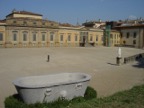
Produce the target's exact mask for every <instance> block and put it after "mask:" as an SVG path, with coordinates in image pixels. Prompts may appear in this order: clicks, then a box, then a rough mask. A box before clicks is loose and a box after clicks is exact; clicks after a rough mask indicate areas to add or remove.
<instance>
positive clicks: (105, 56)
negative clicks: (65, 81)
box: [0, 47, 144, 108]
mask: <svg viewBox="0 0 144 108" xmlns="http://www.w3.org/2000/svg"><path fill="white" fill-rule="evenodd" d="M117 50H118V48H116V47H111V48H108V47H96V48H12V49H0V108H2V107H4V103H3V102H4V100H5V98H6V97H8V96H10V95H13V94H15V93H17V92H16V89H15V87H14V85H13V84H12V81H13V80H15V79H16V78H18V77H24V76H33V75H45V74H52V73H62V72H84V73H87V74H90V75H91V76H92V79H91V81H90V86H92V87H94V88H95V89H96V90H97V92H98V96H108V95H111V94H113V93H115V92H117V91H121V90H126V89H129V88H131V87H133V86H135V85H139V84H144V65H143V66H142V65H141V66H140V67H139V65H138V62H133V63H130V64H126V65H121V66H117V65H116V56H117ZM137 53H144V50H140V49H133V48H122V56H123V57H126V56H130V55H134V54H137ZM47 55H50V62H47Z"/></svg>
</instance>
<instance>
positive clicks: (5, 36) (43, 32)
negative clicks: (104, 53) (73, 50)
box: [0, 11, 120, 48]
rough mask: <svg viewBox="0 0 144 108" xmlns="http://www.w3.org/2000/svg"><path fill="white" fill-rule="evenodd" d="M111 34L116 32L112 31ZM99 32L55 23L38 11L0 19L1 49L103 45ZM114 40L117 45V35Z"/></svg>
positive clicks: (96, 29)
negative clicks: (37, 12)
mask: <svg viewBox="0 0 144 108" xmlns="http://www.w3.org/2000/svg"><path fill="white" fill-rule="evenodd" d="M114 33H117V34H120V33H119V32H116V31H114ZM103 35H104V30H103V29H98V28H92V27H85V26H72V25H69V24H59V23H57V22H55V21H49V20H47V19H43V18H42V15H41V14H36V13H32V12H27V11H12V12H11V13H10V14H9V15H7V16H6V19H4V20H0V47H2V48H13V47H16V48H21V47H28V48H30V47H79V46H83V47H84V46H93V47H95V46H102V45H103V38H104V37H103ZM114 36H115V34H114ZM116 36H117V35H116ZM115 39H118V40H114V41H113V42H116V44H119V42H120V38H119V37H117V38H115ZM114 45H115V43H113V46H114Z"/></svg>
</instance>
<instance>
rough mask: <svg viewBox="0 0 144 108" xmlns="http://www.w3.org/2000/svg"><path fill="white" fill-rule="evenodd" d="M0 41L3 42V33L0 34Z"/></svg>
mask: <svg viewBox="0 0 144 108" xmlns="http://www.w3.org/2000/svg"><path fill="white" fill-rule="evenodd" d="M0 41H3V33H0Z"/></svg>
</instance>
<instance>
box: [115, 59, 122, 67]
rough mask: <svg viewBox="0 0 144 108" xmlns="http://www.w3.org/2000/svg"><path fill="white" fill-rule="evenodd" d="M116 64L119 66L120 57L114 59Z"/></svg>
mask: <svg viewBox="0 0 144 108" xmlns="http://www.w3.org/2000/svg"><path fill="white" fill-rule="evenodd" d="M116 63H117V65H118V66H119V65H121V57H117V58H116Z"/></svg>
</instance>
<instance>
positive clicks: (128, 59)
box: [124, 53, 144, 64]
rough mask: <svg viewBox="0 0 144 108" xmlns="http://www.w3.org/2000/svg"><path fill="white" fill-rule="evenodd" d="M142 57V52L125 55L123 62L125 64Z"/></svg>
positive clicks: (143, 55) (143, 56) (143, 54)
mask: <svg viewBox="0 0 144 108" xmlns="http://www.w3.org/2000/svg"><path fill="white" fill-rule="evenodd" d="M142 58H144V53H140V54H136V55H133V56H130V57H125V58H124V64H127V63H129V62H133V61H138V60H140V59H142Z"/></svg>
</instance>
